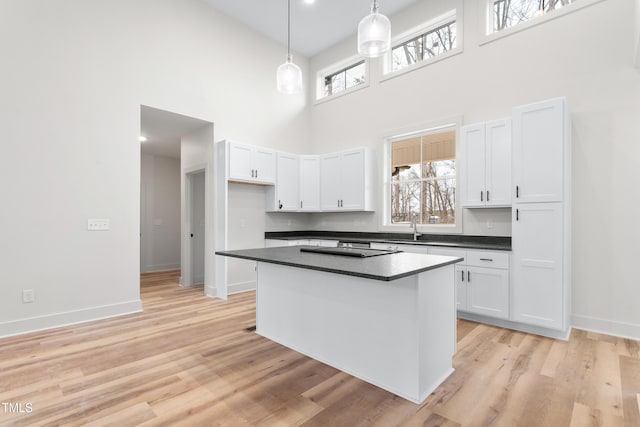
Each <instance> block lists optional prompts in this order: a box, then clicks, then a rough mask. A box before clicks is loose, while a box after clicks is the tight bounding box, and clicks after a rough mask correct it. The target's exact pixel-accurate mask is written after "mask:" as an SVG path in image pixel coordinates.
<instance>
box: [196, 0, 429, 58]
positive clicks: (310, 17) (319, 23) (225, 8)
mask: <svg viewBox="0 0 640 427" xmlns="http://www.w3.org/2000/svg"><path fill="white" fill-rule="evenodd" d="M205 1H206V2H207V3H209V4H210V5H211V6H213V7H215V8H216V9H218V10H219V11H221V12H223V13H225V14H226V15H229V16H232V17H234V18H236V19H238V20H239V21H241V22H243V23H245V24H246V25H247V26H249V27H251V28H253V29H254V30H256V31H258V32H259V33H262V34H264V35H265V36H267V37H269V38H271V39H273V40H276V41H277V42H279V43H282V44H283V45H286V44H287V0H205ZM417 1H418V0H379V1H378V8H379V10H380V13H383V14H385V15H387V16H389V15H393V14H394V13H396V12H398V11H400V10H402V9H404V8H406V7H408V6H410V5H412V4H414V3H416V2H417ZM370 8H371V1H370V0H315V1H314V2H313V3H312V4H308V1H307V0H291V48H292V49H293V50H294V51H296V52H299V53H301V54H303V55H305V56H307V57H312V56H314V55H316V54H317V53H318V52H321V51H322V50H324V49H326V48H328V47H330V46H332V45H334V44H336V43H338V42H339V41H341V40H344V39H345V38H347V37H349V36H351V35H354V34H355V33H356V31H357V28H358V23H359V22H360V20H361V19H362V18H364V17H365V16H366V15H367V14H368V13H369V11H370Z"/></svg>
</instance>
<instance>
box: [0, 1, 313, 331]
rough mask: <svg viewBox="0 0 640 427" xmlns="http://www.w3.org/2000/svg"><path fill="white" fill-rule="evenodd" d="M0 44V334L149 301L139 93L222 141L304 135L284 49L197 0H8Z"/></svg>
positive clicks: (1, 12) (301, 106) (0, 19)
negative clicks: (203, 124) (98, 226)
mask: <svg viewBox="0 0 640 427" xmlns="http://www.w3.org/2000/svg"><path fill="white" fill-rule="evenodd" d="M0 52H2V63H3V67H2V71H1V72H0V93H2V96H0V129H2V133H3V150H2V151H3V152H2V156H0V194H2V196H3V209H1V210H0V227H1V229H0V234H1V235H2V246H1V254H0V255H1V259H2V263H3V265H4V266H7V268H5V269H4V271H3V274H4V277H3V279H2V283H1V285H0V292H1V297H0V336H4V335H10V334H15V333H20V332H24V331H29V330H34V329H39V328H47V327H53V326H56V325H60V324H64V323H70V322H76V321H82V320H87V319H93V318H100V317H105V316H111V315H116V314H121V313H125V312H131V311H137V310H140V309H141V306H140V300H139V271H140V270H139V257H140V255H139V254H140V248H139V240H138V236H139V232H140V204H139V203H140V200H139V197H140V186H139V182H140V145H139V142H138V134H139V131H140V105H141V104H144V105H148V106H152V107H156V108H160V109H163V110H167V111H172V112H176V113H180V114H184V115H187V116H191V117H197V118H201V119H203V120H207V121H210V122H215V124H216V139H224V138H237V139H241V140H245V141H255V142H256V143H259V144H260V145H264V146H271V147H274V148H282V149H286V148H289V147H290V146H291V145H293V144H294V142H295V141H301V140H304V138H306V135H307V129H308V128H307V126H308V110H307V108H306V101H305V97H304V95H300V96H293V97H292V96H286V95H282V94H279V93H278V92H277V91H276V89H275V70H276V68H277V66H278V65H280V63H282V62H283V60H284V59H285V55H284V54H285V49H284V47H283V46H281V45H278V44H276V43H275V42H270V41H268V40H266V39H265V38H264V37H263V36H261V35H258V34H257V33H254V32H252V31H250V30H248V29H247V27H245V26H244V25H241V24H239V23H237V21H234V20H232V19H230V18H228V17H226V16H223V15H221V14H219V13H218V12H216V11H215V10H213V9H212V8H211V7H209V6H207V5H206V4H204V3H203V2H201V1H199V0H137V1H129V0H111V1H99V0H59V1H56V2H43V1H37V0H3V1H2V3H0ZM248 52H251V55H248V54H247V53H248ZM295 56H296V58H298V59H297V60H296V63H298V65H300V66H301V67H303V69H306V68H307V61H306V60H305V59H304V58H303V57H302V56H300V55H295ZM232 65H233V66H232ZM88 218H109V219H111V230H110V231H108V232H87V231H86V224H87V219H88ZM23 289H34V290H35V297H36V301H35V302H33V303H30V304H22V302H21V296H22V290H23Z"/></svg>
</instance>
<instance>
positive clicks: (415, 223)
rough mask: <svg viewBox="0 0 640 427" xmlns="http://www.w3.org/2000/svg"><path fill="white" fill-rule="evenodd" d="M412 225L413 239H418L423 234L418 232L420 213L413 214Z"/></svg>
mask: <svg viewBox="0 0 640 427" xmlns="http://www.w3.org/2000/svg"><path fill="white" fill-rule="evenodd" d="M411 227H413V240H418V237H420V236H422V233H418V214H415V213H414V214H413V216H412V217H411Z"/></svg>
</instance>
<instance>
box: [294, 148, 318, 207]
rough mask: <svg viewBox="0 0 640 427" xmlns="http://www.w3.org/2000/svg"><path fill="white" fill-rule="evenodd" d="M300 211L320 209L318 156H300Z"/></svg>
mask: <svg viewBox="0 0 640 427" xmlns="http://www.w3.org/2000/svg"><path fill="white" fill-rule="evenodd" d="M299 210H300V211H310V212H313V211H319V210H320V157H318V156H300V206H299Z"/></svg>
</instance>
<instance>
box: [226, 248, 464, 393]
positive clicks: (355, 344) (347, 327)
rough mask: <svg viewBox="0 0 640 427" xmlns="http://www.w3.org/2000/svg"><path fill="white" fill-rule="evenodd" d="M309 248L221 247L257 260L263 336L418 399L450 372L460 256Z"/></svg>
mask: <svg viewBox="0 0 640 427" xmlns="http://www.w3.org/2000/svg"><path fill="white" fill-rule="evenodd" d="M305 248H306V247H304V246H289V247H279V248H265V249H262V248H261V249H246V250H236V251H222V252H216V254H217V255H221V256H230V257H236V258H243V259H249V260H254V261H257V278H258V279H257V292H256V332H257V333H258V334H260V335H262V336H264V337H266V338H269V339H271V340H273V341H275V342H277V343H280V344H282V345H285V346H287V347H289V348H291V349H293V350H296V351H298V352H300V353H302V354H305V355H307V356H309V357H312V358H314V359H316V360H319V361H321V362H323V363H326V364H328V365H331V366H333V367H335V368H337V369H340V370H342V371H344V372H347V373H348V374H351V375H353V376H355V377H358V378H360V379H362V380H364V381H367V382H369V383H371V384H374V385H376V386H378V387H381V388H383V389H385V390H388V391H390V392H392V393H395V394H397V395H398V396H401V397H403V398H405V399H408V400H410V401H412V402H414V403H421V402H422V401H424V399H426V397H427V396H428V395H429V394H430V393H431V392H432V391H433V390H434V389H435V388H436V387H437V386H438V385H439V384H440V383H441V382H442V381H444V379H445V378H446V377H447V376H449V375H450V374H451V373H452V372H453V368H452V357H453V355H454V353H455V345H456V307H455V277H454V264H455V263H456V262H460V261H462V259H461V258H455V257H446V256H438V255H424V254H411V253H404V252H393V251H374V250H367V251H366V253H364V252H363V253H364V255H365V256H359V255H360V254H358V253H354V250H351V251H349V250H345V251H344V253H333V254H326V253H318V252H305ZM316 250H317V249H316Z"/></svg>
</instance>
